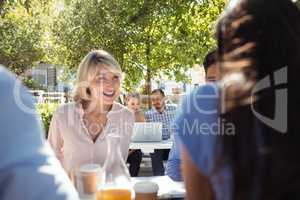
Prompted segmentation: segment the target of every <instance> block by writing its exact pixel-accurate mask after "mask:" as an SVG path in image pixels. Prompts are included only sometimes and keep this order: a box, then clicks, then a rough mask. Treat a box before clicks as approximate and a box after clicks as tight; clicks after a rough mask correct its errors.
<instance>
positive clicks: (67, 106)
mask: <svg viewBox="0 0 300 200" xmlns="http://www.w3.org/2000/svg"><path fill="white" fill-rule="evenodd" d="M77 107H78V104H77V103H75V102H70V103H64V104H61V105H59V106H58V107H57V109H56V111H55V112H54V115H55V116H57V115H66V114H67V113H69V114H70V112H75V111H76V108H77Z"/></svg>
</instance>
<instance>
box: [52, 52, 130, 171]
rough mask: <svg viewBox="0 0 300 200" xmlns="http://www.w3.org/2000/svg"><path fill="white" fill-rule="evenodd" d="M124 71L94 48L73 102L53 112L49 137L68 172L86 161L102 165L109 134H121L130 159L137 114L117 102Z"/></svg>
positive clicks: (80, 74)
mask: <svg viewBox="0 0 300 200" xmlns="http://www.w3.org/2000/svg"><path fill="white" fill-rule="evenodd" d="M121 74H122V71H121V68H120V66H119V64H118V63H117V61H116V60H115V59H114V57H113V56H112V55H110V54H109V53H107V52H106V51H103V50H94V51H91V52H90V53H89V54H88V55H86V56H85V58H84V59H83V60H82V62H81V63H80V65H79V68H78V73H77V82H76V90H75V95H74V103H69V104H65V105H63V106H61V107H60V108H58V110H57V111H56V112H55V113H54V115H53V118H52V121H51V124H50V129H49V137H48V140H49V142H50V144H51V146H52V148H53V150H54V151H55V153H56V156H57V157H58V158H59V160H60V161H61V163H62V165H63V167H64V168H65V169H66V171H67V172H70V171H74V170H76V169H77V168H78V167H80V166H81V165H83V164H86V163H97V164H100V165H102V164H103V163H104V161H105V159H106V152H107V143H106V140H107V135H109V134H110V133H114V134H119V135H121V136H122V138H123V139H122V142H121V144H120V145H121V150H122V154H123V158H124V160H125V159H126V158H127V154H128V149H129V142H130V138H131V134H132V127H133V123H134V116H133V113H132V112H130V111H129V110H128V109H127V108H125V107H124V106H122V105H121V104H118V103H116V102H115V100H116V99H117V98H118V96H119V94H120V87H121Z"/></svg>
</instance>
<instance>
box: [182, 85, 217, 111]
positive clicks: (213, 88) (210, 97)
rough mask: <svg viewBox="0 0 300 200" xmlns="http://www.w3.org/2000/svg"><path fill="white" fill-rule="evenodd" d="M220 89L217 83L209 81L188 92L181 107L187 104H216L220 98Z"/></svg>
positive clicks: (190, 105)
mask: <svg viewBox="0 0 300 200" xmlns="http://www.w3.org/2000/svg"><path fill="white" fill-rule="evenodd" d="M219 91H220V89H219V85H218V84H217V83H207V84H205V85H202V86H200V87H198V88H196V89H194V90H192V91H191V92H190V93H189V94H187V95H186V96H185V97H184V98H183V100H182V105H181V107H182V108H184V107H186V106H189V107H193V106H197V105H198V106H199V105H204V106H205V105H212V104H215V102H217V101H218V100H219V98H220V96H219V95H220V92H219Z"/></svg>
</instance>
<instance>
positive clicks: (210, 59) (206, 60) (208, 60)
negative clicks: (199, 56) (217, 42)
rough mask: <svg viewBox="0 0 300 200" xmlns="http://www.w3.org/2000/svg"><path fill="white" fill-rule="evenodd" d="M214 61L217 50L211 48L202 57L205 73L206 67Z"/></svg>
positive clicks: (215, 60)
mask: <svg viewBox="0 0 300 200" xmlns="http://www.w3.org/2000/svg"><path fill="white" fill-rule="evenodd" d="M216 62H217V50H213V51H211V52H209V53H208V54H207V55H206V56H205V58H204V61H203V67H204V70H205V73H207V70H208V68H209V67H211V66H212V65H213V64H215V63H216Z"/></svg>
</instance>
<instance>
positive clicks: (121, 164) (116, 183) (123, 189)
mask: <svg viewBox="0 0 300 200" xmlns="http://www.w3.org/2000/svg"><path fill="white" fill-rule="evenodd" d="M121 138H122V137H121V136H119V135H116V134H109V135H108V136H107V141H108V151H107V157H106V160H105V162H104V165H103V172H102V174H101V175H102V177H101V180H102V181H101V184H100V186H99V188H98V191H97V200H131V199H134V194H135V193H134V190H133V187H132V184H131V179H130V175H129V171H128V168H127V166H126V164H125V160H124V159H123V157H122V154H121V150H120V141H121Z"/></svg>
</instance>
